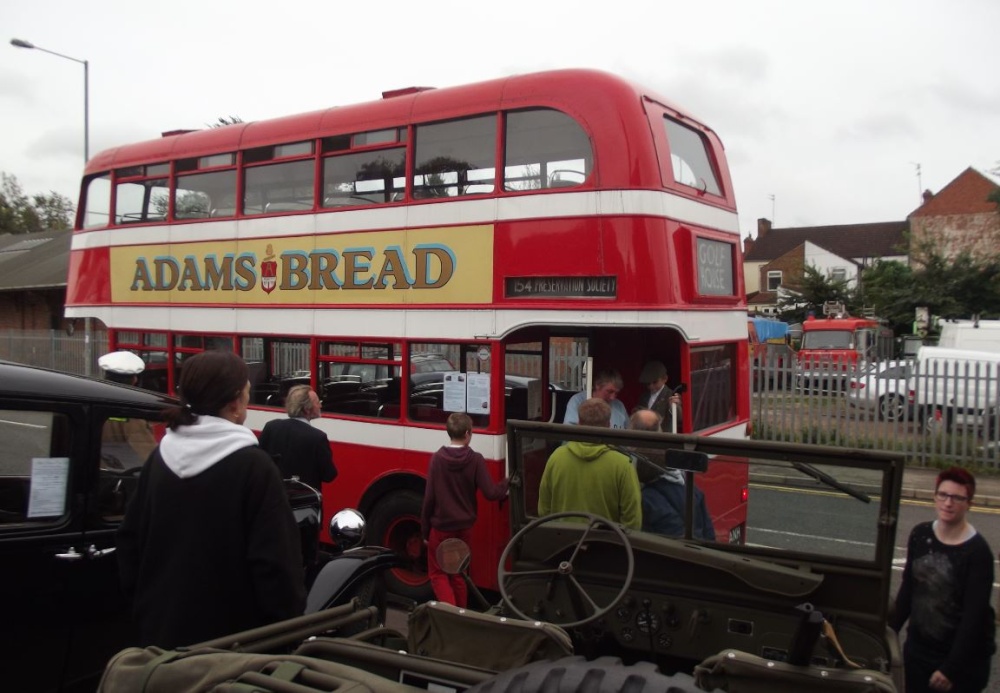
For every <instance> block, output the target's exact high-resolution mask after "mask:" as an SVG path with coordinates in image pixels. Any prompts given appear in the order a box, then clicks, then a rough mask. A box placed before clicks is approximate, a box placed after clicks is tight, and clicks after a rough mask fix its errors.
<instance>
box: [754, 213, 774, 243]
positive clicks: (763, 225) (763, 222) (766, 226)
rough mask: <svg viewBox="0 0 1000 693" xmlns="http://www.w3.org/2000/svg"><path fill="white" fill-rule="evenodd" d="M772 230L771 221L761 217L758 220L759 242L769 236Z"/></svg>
mask: <svg viewBox="0 0 1000 693" xmlns="http://www.w3.org/2000/svg"><path fill="white" fill-rule="evenodd" d="M770 230H771V220H770V219H765V218H763V217H761V218H760V219H758V220H757V240H760V239H761V238H763V237H764V236H766V235H767V232H768V231H770Z"/></svg>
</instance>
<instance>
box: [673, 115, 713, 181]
mask: <svg viewBox="0 0 1000 693" xmlns="http://www.w3.org/2000/svg"><path fill="white" fill-rule="evenodd" d="M663 126H664V127H665V128H666V131H667V142H668V143H669V144H670V165H671V167H672V168H673V170H674V180H675V181H677V182H678V183H680V184H681V185H689V186H691V187H692V188H697V189H698V190H700V191H701V192H707V193H711V194H712V195H721V194H722V190H721V188H720V187H719V179H718V177H717V176H716V175H715V169H714V167H713V166H712V159H711V155H710V154H709V150H708V145H707V143H706V142H705V139H704V138H703V137H702V135H701V133H699V132H697V131H696V130H693V129H692V128H690V127H688V126H687V125H682V124H681V123H678V122H677V121H676V120H672V119H670V118H666V117H664V119H663Z"/></svg>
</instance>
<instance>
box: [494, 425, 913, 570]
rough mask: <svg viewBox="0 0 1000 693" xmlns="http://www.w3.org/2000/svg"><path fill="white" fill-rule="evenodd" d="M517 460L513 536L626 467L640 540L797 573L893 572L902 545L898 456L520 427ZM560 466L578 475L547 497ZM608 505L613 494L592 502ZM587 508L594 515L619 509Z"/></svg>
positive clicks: (515, 436)
mask: <svg viewBox="0 0 1000 693" xmlns="http://www.w3.org/2000/svg"><path fill="white" fill-rule="evenodd" d="M508 448H509V450H508V462H509V464H510V468H511V473H512V474H516V475H517V477H518V484H517V492H516V493H515V492H512V494H511V498H512V503H513V504H514V507H512V529H516V528H517V527H518V526H520V525H521V524H523V523H525V522H527V521H530V520H531V519H532V518H535V517H538V516H539V515H540V503H541V506H542V508H541V510H542V513H546V514H550V513H551V512H553V511H554V510H566V509H569V508H567V503H569V504H570V505H572V503H573V502H574V500H569V501H566V500H565V499H560V498H559V496H560V494H569V495H574V494H577V493H578V492H579V487H578V486H575V484H577V482H578V480H579V479H580V478H584V477H588V476H589V478H590V479H591V481H588V482H587V483H594V484H602V483H607V482H608V480H609V479H619V480H620V479H624V478H625V477H624V476H620V475H619V476H617V477H616V476H615V475H613V474H612V475H611V476H608V475H607V473H606V472H604V473H602V472H601V470H600V469H598V467H599V466H600V465H604V466H605V467H607V466H608V465H614V464H617V465H621V464H622V460H627V464H628V465H631V466H632V467H633V469H635V474H636V482H637V483H638V486H639V494H640V498H641V501H640V502H641V509H642V512H641V529H635V530H633V531H636V532H639V533H642V534H644V535H649V536H656V537H663V538H673V539H681V540H685V541H693V542H699V543H701V544H703V545H705V546H707V547H712V548H721V549H724V550H726V551H738V552H742V553H746V554H747V555H754V556H769V557H785V558H788V559H789V560H794V561H796V562H801V561H805V562H807V563H808V562H822V561H831V560H833V561H838V562H845V561H846V562H850V563H856V564H858V565H862V564H863V565H867V566H868V567H869V568H873V569H881V568H883V567H887V566H888V565H889V562H890V561H891V555H892V548H893V538H892V537H890V536H889V534H888V533H887V532H886V526H885V524H884V522H883V521H882V519H883V518H884V517H893V518H895V516H896V513H897V511H898V502H899V498H898V493H899V490H898V489H899V487H900V485H901V478H902V468H903V458H902V457H901V456H898V455H893V454H886V453H878V452H863V451H847V450H844V449H842V448H827V447H823V446H807V445H796V444H775V443H763V442H761V441H739V440H723V439H713V438H701V437H694V436H675V435H668V434H661V433H649V432H635V431H621V430H612V429H602V428H591V427H585V426H565V425H554V424H540V423H537V422H520V421H516V422H509V428H508ZM554 464H558V465H563V466H566V465H568V467H567V468H568V469H570V470H571V472H570V474H568V475H567V474H565V473H563V474H562V475H560V476H558V477H557V482H558V483H560V484H562V488H555V489H553V487H552V481H553V477H552V474H553V473H554V471H555V470H556V468H555V467H554V468H553V470H551V471H550V474H549V476H550V478H549V479H548V480H547V484H545V485H543V476H545V471H546V467H547V466H549V465H554ZM543 494H544V495H543ZM598 494H605V495H607V489H606V488H596V487H595V488H593V489H591V490H590V491H588V492H587V493H585V494H583V496H584V497H586V498H589V499H591V500H592V499H593V498H595V497H597V496H598ZM611 495H612V496H613V495H615V494H614V493H613V494H611ZM629 495H631V492H628V493H625V494H620V497H623V498H624V497H627V496H629ZM553 496H555V497H556V500H555V501H553V500H552V497H553ZM633 499H634V496H633ZM588 503H589V505H588ZM623 503H624V504H625V505H627V504H629V501H627V500H626V501H623ZM579 504H580V506H581V507H580V508H579V509H581V510H586V511H591V512H595V509H601V508H602V507H603V508H607V507H609V505H608V504H607V503H606V504H605V505H604V506H601V505H600V504H596V505H595V504H593V503H590V502H589V501H587V500H584V501H581V502H580V503H579ZM553 506H555V507H553ZM546 511H547V512H546ZM610 512H612V514H613V512H614V511H610ZM597 514H601V513H597ZM610 519H612V520H615V521H622V519H624V518H619V517H611V518H610ZM893 531H894V527H893Z"/></svg>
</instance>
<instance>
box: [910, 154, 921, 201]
mask: <svg viewBox="0 0 1000 693" xmlns="http://www.w3.org/2000/svg"><path fill="white" fill-rule="evenodd" d="M910 163H911V164H913V168H915V169H916V172H917V198H918V199H919V200H920V201H921V202H923V201H924V184H923V182H922V181H921V178H920V164H918V163H917V162H915V161H911V162H910Z"/></svg>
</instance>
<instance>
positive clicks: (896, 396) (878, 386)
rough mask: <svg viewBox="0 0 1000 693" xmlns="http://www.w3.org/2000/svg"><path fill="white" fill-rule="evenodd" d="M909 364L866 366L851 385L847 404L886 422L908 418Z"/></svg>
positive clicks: (849, 383)
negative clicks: (871, 413) (907, 380)
mask: <svg viewBox="0 0 1000 693" xmlns="http://www.w3.org/2000/svg"><path fill="white" fill-rule="evenodd" d="M909 376H910V365H909V363H908V362H907V361H881V362H878V363H872V364H868V365H866V366H863V367H862V368H861V369H860V370H859V371H858V372H857V373H856V374H855V375H853V376H852V377H851V378H849V379H848V381H847V388H846V390H845V391H846V393H847V401H848V403H850V405H851V406H853V407H857V408H858V409H864V410H867V411H870V412H874V413H875V414H876V415H877V416H878V418H880V419H882V420H883V421H902V420H903V419H904V418H908V414H909V412H908V408H909V402H908V401H907V389H906V379H907V378H908V377H909Z"/></svg>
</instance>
